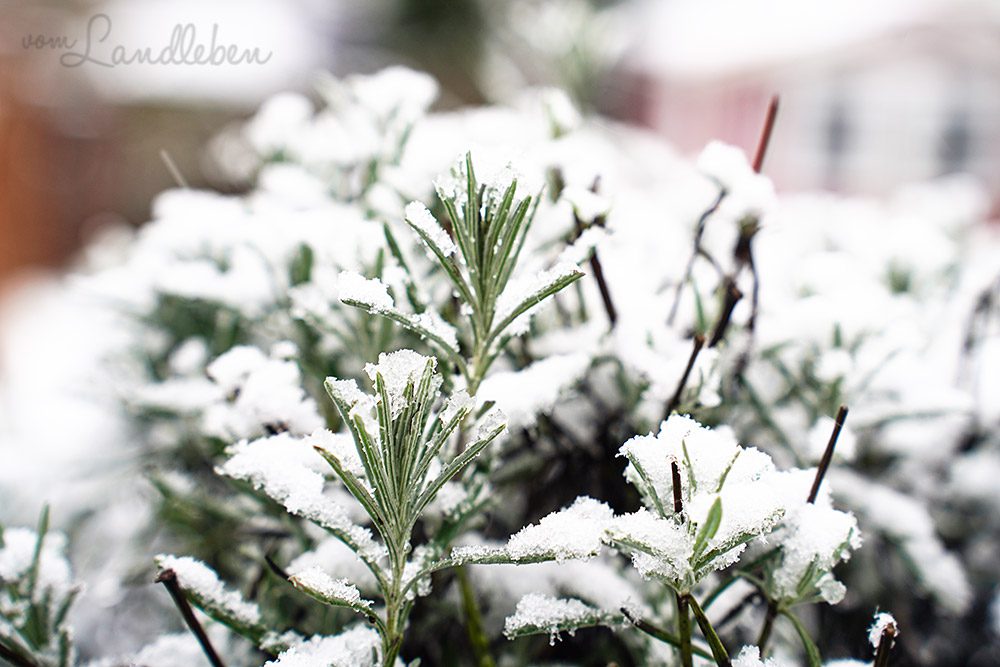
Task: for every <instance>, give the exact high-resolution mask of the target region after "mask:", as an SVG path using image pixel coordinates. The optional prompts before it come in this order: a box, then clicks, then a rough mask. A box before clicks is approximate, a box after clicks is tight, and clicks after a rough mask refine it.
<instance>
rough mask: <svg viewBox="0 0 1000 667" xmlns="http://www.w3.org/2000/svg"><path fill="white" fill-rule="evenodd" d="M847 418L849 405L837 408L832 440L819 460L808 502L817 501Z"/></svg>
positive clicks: (831, 435)
mask: <svg viewBox="0 0 1000 667" xmlns="http://www.w3.org/2000/svg"><path fill="white" fill-rule="evenodd" d="M846 419H847V406H846V405H841V406H840V409H839V410H837V417H836V419H834V421H833V433H831V434H830V441H829V442H827V443H826V450H824V452H823V458H821V459H820V461H819V466H817V467H816V478H815V479H813V485H812V489H810V491H809V499H808V501H807V502H808V503H810V504H812V503H814V502H816V496H817V495H818V494H819V486H820V484H822V483H823V477H824V476H825V475H826V471H827V468H829V467H830V462H831V461H832V460H833V448H834V447H836V446H837V438H839V437H840V430H841V429H842V428H844V421H845V420H846Z"/></svg>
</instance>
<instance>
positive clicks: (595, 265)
mask: <svg viewBox="0 0 1000 667" xmlns="http://www.w3.org/2000/svg"><path fill="white" fill-rule="evenodd" d="M600 182H601V177H600V176H598V177H597V178H595V179H594V184H593V185H591V186H590V191H591V192H593V193H594V194H596V193H597V188H598V186H599V185H600ZM573 223H574V225H575V227H576V237H577V238H579V237H580V236H581V235H582V234H583V231H584V225H583V220H581V219H580V216H578V215H577V214H576V213H575V212H574V213H573ZM594 224H596V225H597V226H598V227H603V226H604V216H599V217H598V218H597V219H595V220H594ZM590 272H591V273H592V274H593V276H594V280H595V281H596V282H597V289H598V290H599V291H600V293H601V302H602V303H603V304H604V312H606V313H607V314H608V321H609V322H610V323H611V328H612V329H614V328H615V324H617V323H618V311H617V309H616V308H615V304H614V301H612V300H611V290H610V289H609V288H608V281H607V278H605V277H604V267H603V266H601V259H600V257H598V256H597V248H594V252H593V253H592V254H591V255H590Z"/></svg>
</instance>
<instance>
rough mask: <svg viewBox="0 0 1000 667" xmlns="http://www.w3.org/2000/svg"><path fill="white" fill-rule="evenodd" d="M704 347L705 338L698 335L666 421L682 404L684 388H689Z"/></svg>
mask: <svg viewBox="0 0 1000 667" xmlns="http://www.w3.org/2000/svg"><path fill="white" fill-rule="evenodd" d="M704 346H705V337H704V336H702V335H701V334H696V335H695V337H694V347H693V348H692V349H691V356H690V357H688V362H687V366H685V367H684V374H683V375H681V379H680V382H678V383H677V389H676V390H675V391H674V395H673V396H672V397H671V398H670V402H669V403H667V411H666V413H665V415H664V419H666V418H667V417H669V416H670V415H671V414H672V413H673V411H674V410H676V409H677V407H678V406H679V405H680V404H681V396H682V395H683V394H684V388H685V387H687V383H688V379H689V378H690V377H691V371H692V370H693V369H694V362H695V361H697V360H698V353H699V352H701V348H702V347H704Z"/></svg>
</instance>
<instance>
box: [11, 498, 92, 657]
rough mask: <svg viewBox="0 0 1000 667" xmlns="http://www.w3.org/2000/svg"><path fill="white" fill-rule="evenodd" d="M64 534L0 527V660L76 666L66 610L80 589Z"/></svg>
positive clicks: (43, 524) (45, 515)
mask: <svg viewBox="0 0 1000 667" xmlns="http://www.w3.org/2000/svg"><path fill="white" fill-rule="evenodd" d="M65 550H66V537H65V536H64V535H63V534H62V533H59V532H56V531H51V530H49V510H48V508H47V507H46V508H45V509H44V510H42V515H41V518H40V519H39V522H38V528H37V530H34V531H33V530H30V529H27V528H7V529H4V527H3V526H0V659H2V660H4V661H6V662H8V663H9V664H11V665H16V666H17V667H72V665H74V664H75V662H76V652H75V650H74V646H73V636H72V631H71V630H70V627H69V625H68V623H67V614H68V613H69V610H70V607H71V606H72V605H73V602H74V600H75V599H76V597H77V595H78V594H79V593H80V590H81V588H82V587H81V585H80V584H77V583H75V582H74V581H73V578H72V573H71V571H70V566H69V562H68V561H67V560H66V554H65Z"/></svg>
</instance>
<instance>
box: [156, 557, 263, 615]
mask: <svg viewBox="0 0 1000 667" xmlns="http://www.w3.org/2000/svg"><path fill="white" fill-rule="evenodd" d="M156 566H157V567H158V568H159V569H160V571H161V572H163V571H165V570H173V571H174V574H176V575H177V583H178V584H179V585H180V587H181V588H182V589H184V590H185V591H189V592H191V593H192V594H193V595H195V596H197V597H198V598H200V599H201V600H202V601H203V602H204V603H205V604H206V605H207V606H210V607H216V608H219V609H223V610H225V611H226V613H227V614H229V615H231V616H233V617H234V618H236V619H238V620H239V622H241V623H243V624H246V625H256V624H257V623H259V622H260V608H259V607H257V605H256V604H254V603H252V602H247V601H246V600H244V599H243V596H241V595H240V594H239V593H237V592H235V591H232V590H229V589H227V588H226V586H225V585H224V584H223V583H222V581H220V580H219V577H218V575H216V574H215V572H213V571H212V570H211V569H210V568H209V567H208V566H207V565H205V564H204V563H203V562H201V561H200V560H196V559H194V558H191V557H189V556H179V557H178V556H170V555H166V554H160V555H159V556H157V557H156Z"/></svg>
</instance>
